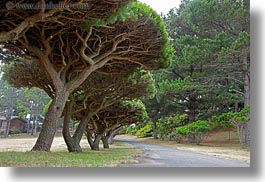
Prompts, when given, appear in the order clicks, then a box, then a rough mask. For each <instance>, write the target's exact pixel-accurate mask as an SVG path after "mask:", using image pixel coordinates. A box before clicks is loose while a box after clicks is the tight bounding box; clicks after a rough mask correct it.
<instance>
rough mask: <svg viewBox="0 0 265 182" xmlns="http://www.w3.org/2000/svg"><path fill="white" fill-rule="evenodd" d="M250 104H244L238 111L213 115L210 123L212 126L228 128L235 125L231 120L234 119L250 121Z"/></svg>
mask: <svg viewBox="0 0 265 182" xmlns="http://www.w3.org/2000/svg"><path fill="white" fill-rule="evenodd" d="M249 113H250V106H246V107H245V108H244V109H242V110H241V111H240V112H226V113H223V114H221V115H217V116H213V117H212V118H211V123H212V125H213V126H214V127H221V128H229V127H235V123H232V122H231V119H234V120H235V121H236V122H239V123H242V122H243V123H245V122H249V121H250V117H249Z"/></svg>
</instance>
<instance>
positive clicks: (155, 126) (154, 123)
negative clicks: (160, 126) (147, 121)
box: [152, 120, 158, 140]
mask: <svg viewBox="0 0 265 182" xmlns="http://www.w3.org/2000/svg"><path fill="white" fill-rule="evenodd" d="M152 123H153V136H154V139H155V140H157V139H158V136H157V125H156V120H153V121H152Z"/></svg>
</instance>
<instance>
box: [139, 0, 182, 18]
mask: <svg viewBox="0 0 265 182" xmlns="http://www.w3.org/2000/svg"><path fill="white" fill-rule="evenodd" d="M138 1H141V2H143V3H145V4H147V5H149V6H150V7H152V8H153V9H154V10H156V11H157V12H158V14H161V13H163V14H165V15H166V14H167V13H168V12H169V10H170V9H171V8H174V7H179V5H180V2H181V0H138Z"/></svg>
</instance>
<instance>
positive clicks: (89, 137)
mask: <svg viewBox="0 0 265 182" xmlns="http://www.w3.org/2000/svg"><path fill="white" fill-rule="evenodd" d="M85 133H86V138H87V142H88V144H89V146H90V148H91V150H93V137H92V134H91V133H90V132H89V131H88V130H86V132H85Z"/></svg>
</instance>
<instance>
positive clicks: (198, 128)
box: [176, 120, 211, 145]
mask: <svg viewBox="0 0 265 182" xmlns="http://www.w3.org/2000/svg"><path fill="white" fill-rule="evenodd" d="M209 130H211V126H210V124H209V122H208V121H206V120H198V121H196V122H193V123H191V124H188V125H186V126H182V127H179V128H177V129H176V132H177V133H178V134H180V135H182V136H184V137H187V138H194V142H195V143H196V144H197V145H199V144H200V143H201V142H202V140H203V136H205V133H207V132H208V131H209Z"/></svg>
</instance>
